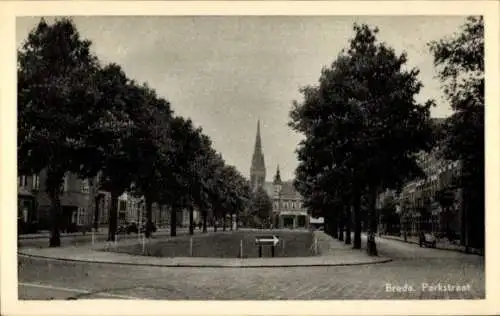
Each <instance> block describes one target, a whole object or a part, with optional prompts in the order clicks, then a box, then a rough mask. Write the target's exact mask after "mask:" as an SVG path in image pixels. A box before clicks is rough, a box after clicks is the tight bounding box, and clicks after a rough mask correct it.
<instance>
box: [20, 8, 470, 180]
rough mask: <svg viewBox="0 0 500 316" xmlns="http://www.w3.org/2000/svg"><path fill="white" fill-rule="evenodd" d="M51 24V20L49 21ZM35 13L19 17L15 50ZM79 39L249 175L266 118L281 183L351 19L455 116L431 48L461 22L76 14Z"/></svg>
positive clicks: (423, 95)
mask: <svg viewBox="0 0 500 316" xmlns="http://www.w3.org/2000/svg"><path fill="white" fill-rule="evenodd" d="M46 19H47V21H48V22H51V21H53V19H52V18H46ZM39 20H40V18H39V17H22V18H17V21H16V39H17V45H18V47H19V46H20V45H21V43H22V42H23V41H24V40H25V39H26V37H27V35H28V33H29V32H30V30H31V29H33V28H34V27H35V26H36V24H37V23H38V22H39ZM73 20H74V22H75V24H76V26H77V28H78V30H79V32H80V34H81V35H82V37H83V38H86V39H89V40H91V41H92V43H93V45H92V46H93V50H94V52H95V54H96V55H97V56H98V58H99V59H100V60H101V62H103V63H109V62H114V63H117V64H119V65H121V66H122V67H123V69H124V71H125V72H126V73H127V75H128V77H129V78H131V79H134V80H136V81H138V82H147V83H148V85H149V86H150V87H152V88H154V89H155V90H156V91H157V93H158V95H160V96H161V97H164V98H165V99H166V100H168V101H169V102H170V103H171V106H172V109H173V110H174V111H175V113H176V114H177V115H182V116H183V117H186V118H191V119H192V120H193V122H194V123H195V125H197V126H200V127H202V128H203V132H204V133H205V134H207V135H208V136H210V138H211V139H212V141H213V146H214V148H215V149H216V150H217V151H219V152H220V153H221V154H222V156H223V157H224V159H225V160H226V163H228V164H231V165H234V166H236V168H238V170H239V171H240V172H241V173H242V174H243V175H244V176H246V177H249V173H250V163H251V158H252V152H253V147H254V143H255V134H256V129H257V120H259V119H260V122H261V135H262V147H263V151H264V156H265V163H266V168H267V176H266V180H267V181H272V178H273V176H274V174H275V172H276V166H277V164H279V166H280V171H281V176H282V179H284V180H286V179H293V178H294V171H295V168H296V167H297V164H298V161H297V157H296V154H295V149H296V147H297V144H298V142H299V141H300V139H301V138H302V136H301V135H299V134H297V133H295V132H293V131H292V130H291V129H290V128H289V127H288V126H287V123H288V122H289V120H290V119H289V111H290V109H291V106H292V101H293V100H298V101H300V100H301V99H302V96H301V94H300V93H299V88H300V87H302V86H306V85H310V84H316V83H317V82H318V78H319V75H320V72H321V68H322V67H323V66H329V65H331V63H332V62H333V61H334V59H335V57H336V56H337V54H338V53H339V52H340V51H341V50H342V49H343V48H345V47H347V45H348V41H349V39H350V38H351V37H352V36H353V35H354V32H353V30H352V26H353V23H354V22H356V23H366V24H368V25H370V26H377V27H378V28H379V29H380V32H379V34H378V37H377V38H378V39H379V40H380V41H382V42H385V43H387V44H388V45H390V46H391V47H393V48H394V49H395V50H396V52H397V53H398V54H400V53H402V52H403V51H406V52H407V54H408V65H409V66H410V67H417V68H418V69H419V70H420V74H419V79H420V80H421V81H422V83H423V84H424V87H423V88H422V90H421V92H420V94H419V95H418V96H417V97H416V99H417V100H418V101H424V100H427V99H434V100H435V101H436V103H437V106H436V107H435V108H433V109H432V112H431V115H432V116H434V117H444V116H448V115H449V114H450V113H451V109H450V107H449V106H448V104H447V102H446V100H444V98H443V93H442V91H441V88H440V83H439V81H438V80H437V79H436V78H435V76H436V71H435V68H434V66H433V59H432V55H431V54H430V52H429V50H428V48H427V45H426V44H427V43H428V42H429V41H432V40H437V39H440V38H442V37H444V36H449V35H452V34H453V33H454V32H457V31H458V30H459V28H460V25H462V24H463V23H464V21H465V17H461V16H399V17H398V16H390V17H382V16H378V17H369V16H359V17H356V16H323V17H311V16H308V17H300V16H290V17H278V16H276V17H271V16H267V17H266V16H254V17H251V16H244V17H243V16H242V17H237V16H232V17H231V16H229V17H227V16H225V17H216V16H201V17H200V16H198V17H189V16H185V17H166V16H158V17H146V16H144V17H139V16H138V17H97V16H96V17H75V18H74V19H73Z"/></svg>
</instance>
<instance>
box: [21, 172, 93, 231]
mask: <svg viewBox="0 0 500 316" xmlns="http://www.w3.org/2000/svg"><path fill="white" fill-rule="evenodd" d="M46 176H47V174H46V171H45V170H42V171H41V172H40V173H39V174H34V175H20V176H18V182H17V183H18V228H19V229H20V233H23V232H35V231H37V230H47V229H50V227H51V216H50V215H51V214H50V210H51V205H52V203H51V201H50V199H49V197H48V195H47V194H46V193H45V189H46V188H45V180H46ZM60 203H61V223H60V227H61V230H62V231H63V232H66V231H74V230H78V229H80V227H87V226H88V225H90V223H91V217H90V215H91V213H90V210H91V209H92V201H90V187H89V182H88V180H85V179H79V178H78V177H77V176H76V175H75V174H72V173H66V174H65V176H64V179H63V183H62V185H61V194H60Z"/></svg>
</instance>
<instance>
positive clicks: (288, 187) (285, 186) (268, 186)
mask: <svg viewBox="0 0 500 316" xmlns="http://www.w3.org/2000/svg"><path fill="white" fill-rule="evenodd" d="M264 190H265V191H266V192H267V194H268V195H269V196H270V197H273V196H274V184H273V183H272V182H266V183H265V184H264ZM281 197H282V198H289V199H292V198H302V196H301V195H300V193H299V192H298V191H297V190H296V189H295V187H294V186H293V181H292V180H289V181H283V182H282V186H281Z"/></svg>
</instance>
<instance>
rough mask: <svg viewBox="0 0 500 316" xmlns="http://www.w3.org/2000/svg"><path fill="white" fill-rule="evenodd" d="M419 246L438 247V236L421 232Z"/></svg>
mask: <svg viewBox="0 0 500 316" xmlns="http://www.w3.org/2000/svg"><path fill="white" fill-rule="evenodd" d="M419 246H420V247H423V246H426V247H431V248H436V237H434V235H432V234H429V233H424V232H421V233H420V238H419Z"/></svg>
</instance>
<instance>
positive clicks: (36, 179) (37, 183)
mask: <svg viewBox="0 0 500 316" xmlns="http://www.w3.org/2000/svg"><path fill="white" fill-rule="evenodd" d="M33 189H34V190H38V189H40V177H39V176H38V175H37V174H34V175H33Z"/></svg>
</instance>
